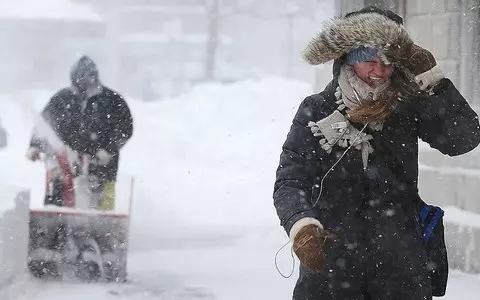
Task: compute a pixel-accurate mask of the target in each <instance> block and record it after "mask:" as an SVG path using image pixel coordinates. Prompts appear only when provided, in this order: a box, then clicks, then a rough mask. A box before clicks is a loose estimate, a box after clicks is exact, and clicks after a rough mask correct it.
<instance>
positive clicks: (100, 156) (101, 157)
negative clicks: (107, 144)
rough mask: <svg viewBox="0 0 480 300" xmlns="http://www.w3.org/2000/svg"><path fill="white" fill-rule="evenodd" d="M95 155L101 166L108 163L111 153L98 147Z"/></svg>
mask: <svg viewBox="0 0 480 300" xmlns="http://www.w3.org/2000/svg"><path fill="white" fill-rule="evenodd" d="M95 157H96V158H97V163H98V164H99V165H102V166H106V165H108V163H109V162H110V160H112V154H110V153H109V152H108V151H107V150H104V149H99V150H98V151H97V153H96V154H95Z"/></svg>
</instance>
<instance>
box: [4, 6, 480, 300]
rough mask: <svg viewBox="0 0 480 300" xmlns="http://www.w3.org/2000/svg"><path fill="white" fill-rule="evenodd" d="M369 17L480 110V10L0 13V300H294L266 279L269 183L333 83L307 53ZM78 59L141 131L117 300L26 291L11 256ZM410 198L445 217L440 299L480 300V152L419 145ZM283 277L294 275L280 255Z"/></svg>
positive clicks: (286, 282)
mask: <svg viewBox="0 0 480 300" xmlns="http://www.w3.org/2000/svg"><path fill="white" fill-rule="evenodd" d="M370 4H375V5H378V6H380V7H383V8H388V9H391V10H393V11H395V12H397V13H398V14H399V15H401V16H402V17H403V18H404V22H405V26H406V27H407V29H408V30H409V32H410V34H411V36H412V38H413V40H414V41H415V42H416V43H418V44H420V45H421V46H423V47H426V48H428V49H429V50H431V51H432V52H433V54H434V55H435V57H436V59H437V61H438V63H439V65H440V66H441V67H442V69H443V71H444V72H445V74H446V75H447V76H448V77H449V78H450V79H451V80H452V81H453V82H454V83H455V85H456V86H457V87H458V88H459V90H460V91H461V92H462V94H463V95H464V96H465V98H466V99H468V101H469V103H470V104H471V105H472V106H473V107H474V108H475V109H476V110H477V112H480V76H479V75H480V0H390V1H373V0H335V1H334V0H2V1H0V41H2V46H1V47H0V121H1V122H0V128H1V130H0V146H2V147H3V148H2V149H0V163H1V167H0V197H1V198H2V199H0V218H1V219H0V220H1V224H2V226H1V227H0V271H1V272H0V294H1V295H2V297H5V298H2V297H0V298H2V299H8V300H13V299H15V300H26V299H31V298H32V297H35V299H40V300H47V299H48V300H52V299H53V300H55V299H64V295H65V294H68V295H69V296H70V297H71V298H69V299H84V298H85V297H90V299H92V300H93V299H95V300H96V299H114V298H115V299H128V300H133V299H147V300H150V299H184V300H185V299H222V300H223V299H229V300H232V299H233V300H235V299H285V300H286V299H291V292H292V289H293V286H294V284H295V278H296V277H295V276H296V271H295V272H294V275H293V277H292V278H290V279H283V278H282V277H281V276H280V275H279V274H278V273H277V270H276V267H275V263H274V256H275V253H276V251H277V250H278V249H279V248H280V247H281V246H282V245H284V244H285V243H286V242H287V241H288V239H287V236H286V234H285V233H284V231H283V229H282V228H281V227H280V225H279V220H278V218H277V216H276V213H275V210H274V208H273V200H272V192H273V183H274V180H275V170H276V168H277V165H278V158H279V154H280V152H281V146H282V143H283V142H284V140H285V137H286V134H287V132H288V130H289V127H290V124H291V121H292V118H293V116H294V114H295V112H296V110H297V108H298V105H299V104H300V102H301V101H302V100H303V99H304V98H305V97H306V96H307V95H309V94H312V93H317V92H320V91H321V90H323V88H324V87H325V85H326V84H327V83H328V82H329V81H330V80H331V76H332V72H331V67H332V66H331V64H326V65H322V66H318V67H312V66H309V65H308V64H307V63H305V62H304V61H303V60H302V57H301V51H302V49H303V48H304V47H305V46H306V44H307V42H308V41H309V40H310V39H311V38H312V37H313V36H314V35H315V34H316V33H317V31H318V30H319V28H320V26H321V24H322V23H323V22H324V21H326V20H328V19H331V18H333V17H334V16H339V15H342V14H345V13H347V12H350V11H352V10H355V9H359V8H361V7H363V6H366V5H370ZM84 54H86V55H89V56H90V57H92V58H93V59H94V60H95V62H96V63H97V64H98V67H99V70H100V79H101V81H102V82H103V83H104V84H105V85H106V86H108V87H110V88H112V89H114V90H116V91H118V92H119V93H120V94H122V95H123V96H124V97H125V99H126V100H127V102H128V105H129V106H130V109H131V111H132V114H133V117H134V127H135V129H134V130H135V131H134V136H133V138H132V139H131V141H129V143H128V144H127V145H126V146H125V150H123V153H124V154H122V158H121V162H120V173H119V183H118V184H119V185H121V184H122V183H123V184H125V185H127V184H128V182H129V181H128V179H129V178H131V177H134V178H135V182H136V185H135V190H134V205H133V211H132V216H131V217H132V223H131V232H130V256H129V262H128V263H129V275H130V278H131V283H129V284H128V285H126V286H120V287H118V286H113V287H112V286H106V285H101V284H100V285H95V286H91V285H90V286H88V285H82V284H69V283H62V284H59V283H53V284H52V283H48V284H47V283H43V282H36V281H32V280H31V279H30V278H28V277H25V276H24V272H23V271H24V267H23V262H24V261H25V260H24V256H25V254H24V253H22V252H21V251H19V250H18V249H22V247H23V248H25V247H24V245H23V244H22V241H24V237H25V234H26V231H25V230H26V220H25V215H24V214H23V212H24V210H23V209H24V208H25V207H28V197H27V196H21V197H20V196H19V195H25V193H27V194H28V193H29V192H30V191H31V190H32V188H33V186H38V185H40V187H43V185H44V166H43V165H41V163H38V164H33V163H31V162H29V161H27V160H26V158H25V152H26V150H27V147H28V142H29V139H30V134H31V130H32V128H33V125H34V123H35V120H36V119H37V118H38V114H39V111H40V110H41V109H42V108H43V106H44V105H45V104H46V103H47V102H48V101H49V99H50V97H51V96H52V95H53V94H54V93H55V92H57V91H58V90H59V89H61V88H63V87H65V86H68V85H69V84H70V80H69V72H70V67H71V66H72V65H73V64H74V62H75V61H76V60H77V59H78V58H79V57H80V56H81V55H84ZM420 194H421V195H422V197H423V198H424V200H425V201H426V202H428V203H432V204H436V205H440V206H442V208H444V209H445V211H446V215H445V222H446V232H447V243H448V250H449V261H450V265H451V267H452V273H451V277H450V278H451V279H450V284H449V287H448V290H447V296H446V297H445V299H477V298H476V297H477V296H475V295H478V294H479V293H480V275H478V274H479V273H480V199H479V196H478V195H480V149H475V150H474V151H472V152H470V153H468V154H466V155H463V156H461V157H454V158H452V157H445V156H443V155H441V154H440V153H439V152H438V151H436V150H433V149H430V148H429V147H428V145H425V144H423V143H421V144H420ZM25 201H26V202H25ZM277 263H278V266H279V268H280V269H281V270H282V272H283V273H288V271H289V269H290V268H291V264H292V257H291V256H290V251H289V247H286V248H284V249H283V251H281V252H280V254H279V256H278V259H277ZM239 287H241V288H239ZM33 295H35V296H33ZM75 297H77V298H75ZM112 297H113V298H112ZM118 297H120V298H118Z"/></svg>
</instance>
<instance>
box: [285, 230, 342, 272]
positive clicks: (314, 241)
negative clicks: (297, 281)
mask: <svg viewBox="0 0 480 300" xmlns="http://www.w3.org/2000/svg"><path fill="white" fill-rule="evenodd" d="M334 238H335V235H334V234H332V233H331V232H329V231H328V230H324V229H322V228H320V227H318V226H317V225H314V224H310V225H306V226H304V227H302V229H300V230H299V231H298V233H297V234H296V235H295V239H294V241H293V251H295V254H296V255H297V257H298V259H299V260H300V263H301V264H302V265H303V266H304V267H305V268H307V269H309V270H310V271H314V272H320V271H322V270H323V268H324V266H325V253H324V247H328V245H329V244H330V243H331V242H332V241H333V240H334Z"/></svg>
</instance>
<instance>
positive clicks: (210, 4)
mask: <svg viewBox="0 0 480 300" xmlns="http://www.w3.org/2000/svg"><path fill="white" fill-rule="evenodd" d="M219 1H220V0H207V1H206V11H207V22H208V24H207V26H208V27H207V49H206V50H207V53H206V56H205V79H206V80H214V79H215V67H216V59H217V50H218V46H219V32H218V30H219V28H218V27H219Z"/></svg>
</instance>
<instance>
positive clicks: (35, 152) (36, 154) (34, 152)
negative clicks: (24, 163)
mask: <svg viewBox="0 0 480 300" xmlns="http://www.w3.org/2000/svg"><path fill="white" fill-rule="evenodd" d="M27 158H28V159H29V160H31V161H37V160H38V159H40V149H39V148H38V147H34V146H30V147H29V148H28V150H27Z"/></svg>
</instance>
